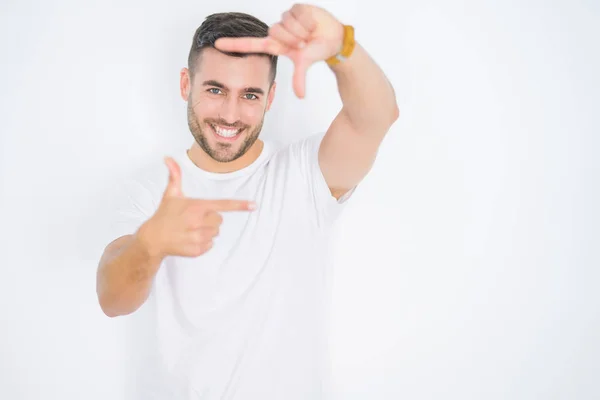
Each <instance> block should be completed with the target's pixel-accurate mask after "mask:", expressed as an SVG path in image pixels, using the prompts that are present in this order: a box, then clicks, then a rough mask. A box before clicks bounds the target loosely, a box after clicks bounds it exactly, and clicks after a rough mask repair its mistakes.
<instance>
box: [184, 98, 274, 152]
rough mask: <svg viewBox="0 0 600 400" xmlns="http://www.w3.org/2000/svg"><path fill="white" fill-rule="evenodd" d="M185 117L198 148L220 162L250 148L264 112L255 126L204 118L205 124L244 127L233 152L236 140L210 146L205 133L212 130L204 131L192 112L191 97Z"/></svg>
mask: <svg viewBox="0 0 600 400" xmlns="http://www.w3.org/2000/svg"><path fill="white" fill-rule="evenodd" d="M187 117H188V126H189V128H190V132H191V133H192V136H193V137H194V139H195V140H196V143H198V145H199V146H200V148H202V150H204V152H205V153H206V154H208V155H209V156H210V157H211V158H212V159H213V160H215V161H218V162H221V163H226V162H232V161H235V160H237V159H238V158H240V157H241V156H243V155H244V154H246V152H248V150H250V148H251V147H252V145H253V144H254V143H255V142H256V140H257V139H258V136H259V134H260V132H261V130H262V127H263V122H264V114H263V117H262V118H261V121H260V123H259V124H258V125H257V126H255V127H251V126H249V125H246V124H242V123H236V124H234V125H231V124H227V123H226V122H225V121H222V120H216V119H211V118H206V119H204V121H203V122H204V123H205V124H206V125H210V124H212V125H223V126H231V127H236V128H242V129H244V131H245V132H242V133H241V134H245V135H246V137H245V138H244V141H243V143H242V144H241V146H240V148H239V150H238V151H237V152H233V150H232V147H233V146H234V145H237V142H235V143H217V148H214V147H211V146H210V144H209V142H208V139H207V135H213V132H212V131H211V132H206V131H205V130H204V129H202V126H201V124H200V122H199V121H198V117H197V116H196V113H195V112H194V109H193V107H192V99H191V98H190V99H189V101H188V106H187ZM208 129H211V128H208Z"/></svg>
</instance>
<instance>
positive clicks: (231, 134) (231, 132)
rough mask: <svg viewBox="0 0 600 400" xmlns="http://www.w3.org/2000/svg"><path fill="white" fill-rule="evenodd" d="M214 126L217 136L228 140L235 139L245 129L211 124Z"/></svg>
mask: <svg viewBox="0 0 600 400" xmlns="http://www.w3.org/2000/svg"><path fill="white" fill-rule="evenodd" d="M209 125H210V127H211V128H212V130H213V132H214V133H215V136H217V138H219V139H222V140H226V141H234V140H235V139H237V137H238V136H239V135H240V133H241V132H242V130H243V129H231V128H223V127H221V126H216V125H213V124H209Z"/></svg>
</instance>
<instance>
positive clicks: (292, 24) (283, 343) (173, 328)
mask: <svg viewBox="0 0 600 400" xmlns="http://www.w3.org/2000/svg"><path fill="white" fill-rule="evenodd" d="M353 32H354V31H353V29H352V27H351V26H346V25H343V24H342V23H341V22H339V21H338V20H336V19H335V18H334V17H333V16H332V15H331V14H330V13H328V12H327V11H325V10H323V9H321V8H318V7H314V6H309V5H295V6H294V7H292V8H291V9H290V10H288V11H286V12H285V13H284V14H283V16H282V19H281V21H280V22H278V23H276V24H274V25H272V26H271V27H268V26H267V25H265V24H264V23H263V22H261V21H259V20H257V19H256V18H254V17H252V16H250V15H247V14H242V13H221V14H214V15H211V16H209V17H207V19H206V20H205V21H204V23H203V24H202V25H201V26H200V27H199V28H198V30H197V31H196V33H195V35H194V40H193V45H192V48H191V51H190V56H189V60H188V68H184V69H183V70H182V72H181V95H182V97H183V99H184V100H185V101H187V104H188V123H189V127H190V131H191V133H192V135H193V137H194V139H195V140H194V142H193V145H192V146H191V147H190V148H189V149H188V150H187V151H186V152H185V153H184V154H180V155H177V156H175V157H173V158H170V157H167V158H165V164H166V167H165V164H163V163H162V162H161V163H157V165H156V167H154V168H149V169H148V170H147V172H145V173H144V174H143V175H144V176H142V177H140V178H139V179H138V180H137V181H135V184H133V185H131V187H130V192H129V193H128V195H127V197H128V198H129V199H130V203H129V204H128V205H127V206H126V207H124V208H123V209H122V210H120V213H119V218H118V221H117V224H116V227H115V233H114V235H115V236H114V238H115V240H114V241H113V242H111V243H110V244H109V245H108V246H107V247H106V249H105V252H104V254H103V256H102V258H101V260H100V263H99V266H98V275H97V293H98V299H99V303H100V306H101V308H102V310H103V311H104V312H105V313H106V315H108V316H111V317H114V316H121V315H127V314H131V313H133V312H135V311H136V310H137V309H138V308H140V307H141V306H142V305H143V304H145V303H147V302H148V300H150V299H152V307H153V308H152V310H153V313H152V315H153V318H154V323H155V326H156V331H155V332H148V334H149V335H150V334H152V335H154V336H156V338H157V339H156V340H157V342H156V349H155V351H156V354H157V355H158V357H159V359H160V362H159V363H158V364H160V365H159V366H153V367H152V368H153V370H154V371H155V375H154V378H153V379H152V381H153V383H154V384H155V385H154V387H150V386H148V387H147V388H146V389H147V393H145V394H144V396H145V398H147V399H149V398H154V397H152V396H157V397H156V398H165V399H166V398H168V399H244V400H248V399H261V400H268V399H278V400H280V399H286V400H293V399H303V400H304V399H320V398H323V396H324V395H325V391H326V390H325V389H326V384H327V381H326V377H327V358H326V354H327V348H326V346H325V343H326V339H327V338H326V325H327V313H326V310H327V306H328V303H327V300H328V296H329V286H328V285H329V280H328V278H329V273H330V268H331V265H330V264H329V263H328V260H327V250H328V240H329V237H330V233H331V228H332V225H333V223H334V222H335V220H336V218H337V217H338V216H339V214H340V212H341V209H342V207H343V205H344V204H345V200H346V199H348V198H349V196H350V195H351V193H352V191H353V190H354V188H355V187H356V186H357V185H358V184H359V182H360V181H361V180H362V179H363V178H364V176H365V175H366V174H367V173H368V171H369V169H370V168H371V166H372V163H373V162H374V160H375V157H376V153H377V150H378V147H379V145H380V143H381V141H382V139H383V138H384V136H385V134H386V133H387V131H388V130H389V128H390V126H391V125H392V124H393V123H394V121H395V120H396V119H397V118H398V108H397V105H396V101H395V96H394V91H393V89H392V87H391V86H390V84H389V82H388V81H387V79H386V77H385V76H384V74H383V73H382V71H381V70H380V69H379V68H378V66H377V65H376V64H375V63H374V62H373V61H372V60H371V58H370V57H369V56H368V55H367V53H366V52H365V50H364V49H363V48H362V47H361V46H360V44H358V43H357V42H355V41H354V39H353ZM281 55H284V56H287V57H289V58H290V59H291V60H292V61H293V62H294V65H295V71H294V90H295V92H296V94H297V95H298V96H300V97H303V96H304V77H305V74H306V71H307V69H308V67H309V66H310V65H311V64H312V63H315V62H327V64H328V65H329V66H330V68H331V71H332V73H333V74H332V76H334V77H335V78H336V80H337V83H338V87H339V93H340V96H341V99H342V101H343V107H342V109H341V111H340V112H339V114H338V115H337V117H336V118H335V119H334V121H333V122H332V124H331V126H330V127H329V129H328V130H327V132H326V133H325V134H324V135H312V136H309V137H308V138H306V139H304V140H301V141H297V142H295V143H293V144H291V145H289V146H285V147H283V148H278V149H275V148H274V147H273V146H272V144H270V143H269V142H265V141H262V140H261V139H259V134H260V132H261V128H262V124H263V119H264V115H265V112H266V111H267V110H269V108H270V106H271V104H272V102H273V97H274V94H275V87H276V84H275V76H276V66H277V57H278V56H281Z"/></svg>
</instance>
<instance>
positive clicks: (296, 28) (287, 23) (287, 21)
mask: <svg viewBox="0 0 600 400" xmlns="http://www.w3.org/2000/svg"><path fill="white" fill-rule="evenodd" d="M281 24H282V25H283V27H284V28H285V29H286V30H287V31H289V32H290V33H292V34H293V35H295V36H297V37H299V38H300V39H302V40H304V41H308V38H309V37H310V33H309V32H308V30H307V29H306V28H304V27H303V26H302V24H301V23H300V22H299V21H298V20H297V19H296V18H294V16H293V15H292V13H291V12H290V11H286V12H284V13H283V14H282V16H281Z"/></svg>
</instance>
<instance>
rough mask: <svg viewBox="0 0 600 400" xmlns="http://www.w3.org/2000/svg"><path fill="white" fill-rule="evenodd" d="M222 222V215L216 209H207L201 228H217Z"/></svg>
mask: <svg viewBox="0 0 600 400" xmlns="http://www.w3.org/2000/svg"><path fill="white" fill-rule="evenodd" d="M222 223H223V216H222V215H221V214H219V213H218V212H216V211H209V212H207V213H206V214H205V215H204V219H203V220H202V227H203V228H218V227H219V226H221V224H222Z"/></svg>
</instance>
